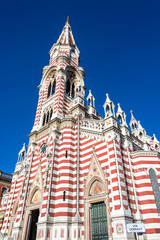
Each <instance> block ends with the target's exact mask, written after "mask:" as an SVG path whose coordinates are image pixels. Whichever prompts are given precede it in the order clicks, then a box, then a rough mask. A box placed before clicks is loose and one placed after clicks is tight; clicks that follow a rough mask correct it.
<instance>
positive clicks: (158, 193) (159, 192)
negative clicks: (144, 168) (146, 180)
mask: <svg viewBox="0 0 160 240" xmlns="http://www.w3.org/2000/svg"><path fill="white" fill-rule="evenodd" d="M149 176H150V180H151V184H152V189H153V194H154V199H155V202H156V207H157V211H158V213H160V189H159V184H158V180H157V176H156V173H155V171H154V169H153V168H151V169H149Z"/></svg>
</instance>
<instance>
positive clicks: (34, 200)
mask: <svg viewBox="0 0 160 240" xmlns="http://www.w3.org/2000/svg"><path fill="white" fill-rule="evenodd" d="M41 201H42V193H41V190H40V189H39V188H38V187H36V188H35V189H34V190H33V191H32V192H31V193H30V196H29V199H28V204H27V206H26V214H25V223H24V229H25V232H24V234H23V237H22V238H23V239H25V240H36V235H37V223H38V218H39V214H40V205H41Z"/></svg>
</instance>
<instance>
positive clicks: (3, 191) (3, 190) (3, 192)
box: [1, 187, 7, 198]
mask: <svg viewBox="0 0 160 240" xmlns="http://www.w3.org/2000/svg"><path fill="white" fill-rule="evenodd" d="M6 192H7V188H6V187H3V188H2V192H1V198H2V197H3V195H4V194H5V193H6Z"/></svg>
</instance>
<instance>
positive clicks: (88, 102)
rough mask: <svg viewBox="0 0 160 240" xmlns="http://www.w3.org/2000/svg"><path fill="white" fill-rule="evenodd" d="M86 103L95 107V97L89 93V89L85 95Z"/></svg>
mask: <svg viewBox="0 0 160 240" xmlns="http://www.w3.org/2000/svg"><path fill="white" fill-rule="evenodd" d="M87 105H88V106H89V107H90V106H93V107H95V98H94V97H93V95H92V93H91V90H89V94H88V97H87Z"/></svg>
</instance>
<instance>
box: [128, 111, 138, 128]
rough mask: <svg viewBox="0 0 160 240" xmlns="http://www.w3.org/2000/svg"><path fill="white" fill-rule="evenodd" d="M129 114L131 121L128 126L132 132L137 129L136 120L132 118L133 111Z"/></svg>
mask: <svg viewBox="0 0 160 240" xmlns="http://www.w3.org/2000/svg"><path fill="white" fill-rule="evenodd" d="M130 113H131V121H130V123H129V125H130V128H131V131H132V130H134V129H135V128H137V126H138V122H137V120H136V119H135V117H134V116H133V111H132V110H131V111H130Z"/></svg>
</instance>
